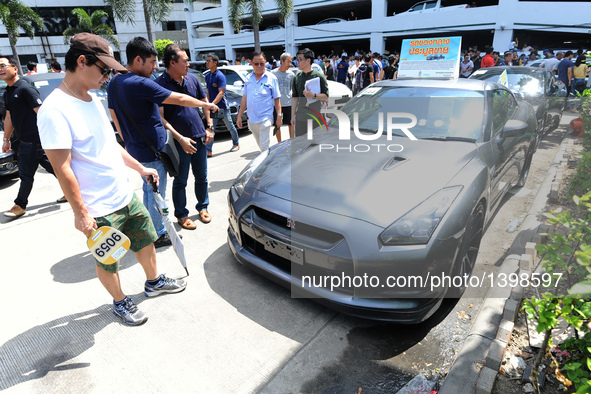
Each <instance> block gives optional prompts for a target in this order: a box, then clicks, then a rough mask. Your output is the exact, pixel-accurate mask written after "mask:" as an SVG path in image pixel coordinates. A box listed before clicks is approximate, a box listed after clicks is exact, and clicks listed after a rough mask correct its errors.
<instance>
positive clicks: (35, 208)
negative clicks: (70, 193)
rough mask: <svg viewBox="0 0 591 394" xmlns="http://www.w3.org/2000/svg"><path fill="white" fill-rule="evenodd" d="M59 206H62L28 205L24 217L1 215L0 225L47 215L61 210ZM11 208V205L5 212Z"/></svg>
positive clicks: (51, 204)
mask: <svg viewBox="0 0 591 394" xmlns="http://www.w3.org/2000/svg"><path fill="white" fill-rule="evenodd" d="M15 197H16V195H15ZM60 205H62V204H58V203H56V202H46V203H45V204H38V205H29V206H28V207H27V213H25V214H24V216H21V217H20V218H16V219H13V218H9V217H6V216H4V215H1V216H0V224H5V223H10V222H12V221H14V220H19V219H26V218H31V217H33V216H36V215H39V214H44V213H49V212H53V211H59V210H60V209H61V208H60ZM11 207H12V205H11V206H10V207H7V208H6V211H8V210H9V209H10V208H11ZM68 207H69V205H68Z"/></svg>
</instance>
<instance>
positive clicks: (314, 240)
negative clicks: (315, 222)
mask: <svg viewBox="0 0 591 394" xmlns="http://www.w3.org/2000/svg"><path fill="white" fill-rule="evenodd" d="M286 224H287V217H286V216H283V215H280V214H277V213H274V212H270V211H268V210H265V209H262V208H259V207H253V208H251V209H249V210H247V211H246V212H245V213H244V214H243V215H242V216H241V218H240V237H241V239H242V246H243V247H244V248H245V249H246V250H248V251H249V252H250V253H252V254H253V255H255V256H257V257H259V258H261V259H263V260H265V261H266V262H268V263H269V264H272V265H273V266H275V267H277V268H278V269H280V270H281V271H283V272H285V273H288V274H289V275H293V276H295V277H297V278H301V277H302V276H303V275H307V276H323V277H324V276H327V275H329V276H330V275H338V276H341V275H342V274H345V275H348V276H353V275H354V268H353V259H352V257H351V251H350V249H349V245H348V243H347V241H346V240H345V238H344V236H343V235H342V234H338V233H336V232H333V231H329V230H325V229H321V228H319V227H315V226H312V225H309V224H306V223H302V222H300V221H296V222H295V229H290V228H289V227H287V225H286ZM269 239H274V240H277V241H278V242H281V243H284V244H287V245H291V247H292V248H293V249H294V250H303V258H302V259H301V260H300V262H299V263H298V260H296V259H294V261H292V260H291V259H290V258H286V257H285V256H281V255H279V254H277V253H274V252H272V251H271V250H268V249H265V242H267V241H268V240H269ZM287 257H289V256H287ZM337 291H338V292H339V293H340V294H343V293H344V294H352V293H353V292H352V289H351V288H339V289H337Z"/></svg>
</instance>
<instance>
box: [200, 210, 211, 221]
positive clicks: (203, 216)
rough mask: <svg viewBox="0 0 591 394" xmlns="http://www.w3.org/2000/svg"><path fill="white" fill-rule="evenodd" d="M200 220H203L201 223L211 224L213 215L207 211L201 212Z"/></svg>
mask: <svg viewBox="0 0 591 394" xmlns="http://www.w3.org/2000/svg"><path fill="white" fill-rule="evenodd" d="M199 218H200V219H201V221H202V222H203V223H209V222H211V215H210V214H209V212H207V210H205V209H204V210H203V211H200V212H199Z"/></svg>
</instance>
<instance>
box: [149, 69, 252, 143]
mask: <svg viewBox="0 0 591 394" xmlns="http://www.w3.org/2000/svg"><path fill="white" fill-rule="evenodd" d="M165 70H166V69H165V68H164V67H159V68H158V69H156V70H155V71H154V72H153V73H152V79H156V78H158V77H159V76H160V75H161V74H162V73H163V72H164V71H165ZM189 72H191V73H192V74H194V75H195V76H196V77H197V80H199V83H200V84H201V87H202V88H203V91H204V92H205V93H206V94H207V83H206V82H205V75H204V74H203V73H201V72H199V71H196V70H194V69H192V68H189ZM208 72H209V71H208ZM226 97H227V98H228V104H229V105H230V113H231V114H232V121H233V122H234V125H235V126H236V129H238V125H236V121H237V120H238V111H239V110H240V101H241V100H242V95H241V94H238V93H235V92H234V91H233V90H230V89H226ZM198 111H199V113H200V114H201V118H202V119H204V117H203V111H202V110H201V108H199V109H198ZM247 111H248V110H246V111H244V114H243V115H242V124H243V125H244V127H243V128H246V127H248V123H247V120H248V118H247V114H248V112H247ZM204 124H205V123H204ZM215 132H216V133H221V132H229V130H228V128H227V127H226V124H225V123H224V122H223V121H218V124H217V127H216V129H215Z"/></svg>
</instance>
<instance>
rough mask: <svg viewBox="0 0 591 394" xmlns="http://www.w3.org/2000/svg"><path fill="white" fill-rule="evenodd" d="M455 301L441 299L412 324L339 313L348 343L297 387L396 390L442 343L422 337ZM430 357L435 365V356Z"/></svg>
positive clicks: (337, 390) (336, 390)
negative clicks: (425, 317)
mask: <svg viewBox="0 0 591 394" xmlns="http://www.w3.org/2000/svg"><path fill="white" fill-rule="evenodd" d="M457 302H458V300H457V299H446V300H444V301H443V303H442V305H441V307H440V308H439V310H438V311H437V312H435V314H434V315H433V316H431V318H429V319H428V320H427V321H425V322H423V323H420V324H415V325H400V324H393V323H377V324H376V323H375V322H372V321H367V320H363V319H357V318H352V317H346V316H343V318H344V319H345V321H347V324H349V325H351V326H352V327H353V328H352V329H351V331H349V333H348V334H347V338H346V340H347V342H348V346H347V348H346V349H345V351H344V352H343V355H342V356H341V358H340V359H339V360H335V362H334V363H333V364H331V365H329V366H326V367H323V368H322V369H321V370H319V371H318V374H317V375H316V376H315V377H313V378H311V379H310V380H308V381H307V382H305V383H304V384H303V385H302V387H301V388H300V390H299V391H300V392H304V393H312V392H313V393H323V394H324V393H326V394H328V393H356V392H358V390H359V388H362V389H363V392H368V393H395V392H397V391H398V390H400V389H401V388H402V387H403V386H404V385H406V384H407V383H408V382H409V381H410V380H411V379H412V378H413V377H414V376H416V375H417V372H418V371H417V370H416V368H415V365H418V364H420V363H423V364H425V363H426V362H429V361H430V360H429V359H428V358H429V357H432V354H433V352H432V349H433V348H441V347H442V346H441V345H440V344H439V343H435V342H436V341H437V340H436V339H433V338H432V337H429V338H426V337H427V334H429V332H430V331H431V330H432V329H433V328H434V327H435V326H437V325H438V324H439V323H441V322H442V321H443V320H444V319H445V318H446V317H447V315H448V314H449V313H450V312H451V311H452V310H453V308H454V307H455V305H456V304H457ZM340 339H341V340H343V339H344V338H340ZM423 349H424V352H423ZM407 353H408V354H407ZM394 358H396V360H393V359H394ZM431 361H432V363H433V364H434V365H437V360H431Z"/></svg>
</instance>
